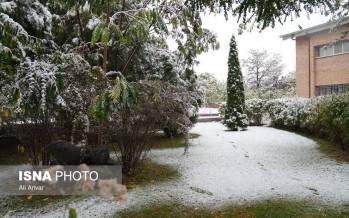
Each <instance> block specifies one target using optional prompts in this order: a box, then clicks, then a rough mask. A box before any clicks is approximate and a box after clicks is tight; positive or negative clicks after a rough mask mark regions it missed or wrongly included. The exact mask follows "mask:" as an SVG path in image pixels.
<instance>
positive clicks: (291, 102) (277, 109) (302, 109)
mask: <svg viewBox="0 0 349 218" xmlns="http://www.w3.org/2000/svg"><path fill="white" fill-rule="evenodd" d="M265 108H266V114H265V115H267V116H268V117H269V119H270V125H271V126H274V127H278V128H284V129H290V130H296V131H303V132H307V133H310V134H312V135H315V136H317V137H321V138H326V139H328V140H329V141H331V142H333V143H335V144H337V145H340V146H341V147H342V148H343V149H347V148H348V147H349V94H345V95H332V96H326V97H316V98H312V99H305V98H281V99H273V100H270V101H268V102H266V104H265ZM259 115H260V114H259V112H258V111H257V112H254V114H252V115H250V117H253V116H259Z"/></svg>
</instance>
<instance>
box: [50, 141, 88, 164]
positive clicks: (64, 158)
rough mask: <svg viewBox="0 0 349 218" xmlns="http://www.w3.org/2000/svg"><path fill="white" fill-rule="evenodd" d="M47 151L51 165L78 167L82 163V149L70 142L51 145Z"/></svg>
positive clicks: (58, 142)
mask: <svg viewBox="0 0 349 218" xmlns="http://www.w3.org/2000/svg"><path fill="white" fill-rule="evenodd" d="M46 151H47V155H48V160H49V163H50V164H61V165H78V164H80V163H81V148H80V147H78V146H76V145H73V144H71V143H69V142H66V141H56V142H53V143H50V144H49V145H48V146H47V148H46Z"/></svg>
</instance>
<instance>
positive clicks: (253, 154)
mask: <svg viewBox="0 0 349 218" xmlns="http://www.w3.org/2000/svg"><path fill="white" fill-rule="evenodd" d="M225 130H226V128H225V127H224V126H223V125H222V124H220V123H218V122H211V123H198V124H197V125H196V126H195V127H194V128H193V129H192V132H194V133H199V134H200V135H201V137H199V138H197V139H193V140H191V144H192V145H191V146H190V147H189V149H188V150H187V152H184V150H183V148H178V149H165V150H153V151H152V152H151V154H150V157H151V158H152V159H153V160H155V161H157V162H159V163H162V164H169V165H172V166H174V167H177V168H178V169H179V171H180V173H181V177H180V178H179V179H176V180H174V181H169V182H164V183H160V184H156V185H150V186H147V187H145V188H135V189H133V190H132V191H130V192H129V194H128V201H127V202H126V204H124V205H118V204H116V203H115V202H112V201H109V200H105V199H101V198H89V199H85V200H83V201H76V202H74V203H72V204H70V205H69V207H73V208H76V209H77V211H78V214H79V215H80V216H81V217H101V216H103V217H109V216H110V217H112V216H113V214H114V213H115V212H117V211H118V210H120V209H122V208H126V207H132V206H142V205H144V204H148V203H152V202H153V203H163V202H166V201H175V200H177V201H179V202H181V203H183V204H193V205H197V206H208V207H217V206H223V205H226V204H229V203H245V202H251V201H254V200H263V199H270V198H291V199H300V200H314V201H321V202H324V203H326V204H335V205H337V206H338V205H340V204H345V203H346V202H349V186H348V184H349V164H347V163H338V162H336V161H334V160H331V159H329V158H328V157H326V156H325V155H324V154H322V153H320V152H319V151H318V150H317V146H318V145H317V144H316V143H315V142H314V141H312V140H310V139H308V138H305V137H303V136H300V135H297V134H295V133H291V132H287V131H283V130H278V129H274V128H269V127H249V128H248V130H247V131H240V132H232V131H225ZM195 190H204V191H205V192H206V193H209V192H210V193H212V195H208V194H205V193H198V192H197V191H195ZM63 208H64V207H62V208H57V209H56V210H53V211H50V212H47V213H45V214H41V215H40V216H39V215H38V214H35V215H36V216H37V217H56V216H62V214H63V213H64V212H63V210H64V209H63ZM31 213H33V212H31ZM39 213H40V212H39ZM15 215H16V216H19V217H20V216H23V217H26V216H28V213H25V212H23V213H17V214H15Z"/></svg>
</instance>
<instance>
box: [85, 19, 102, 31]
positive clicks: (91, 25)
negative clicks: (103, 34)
mask: <svg viewBox="0 0 349 218" xmlns="http://www.w3.org/2000/svg"><path fill="white" fill-rule="evenodd" d="M99 23H101V20H100V19H99V18H98V17H95V16H93V17H92V18H91V19H90V20H89V21H88V23H87V25H86V27H87V29H89V30H94V28H95V27H96V26H97V25H98V24H99Z"/></svg>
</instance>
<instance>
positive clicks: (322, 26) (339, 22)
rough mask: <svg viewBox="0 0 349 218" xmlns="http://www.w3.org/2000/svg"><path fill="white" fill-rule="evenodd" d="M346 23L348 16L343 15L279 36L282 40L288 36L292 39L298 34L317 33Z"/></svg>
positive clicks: (348, 20) (348, 19) (298, 35)
mask: <svg viewBox="0 0 349 218" xmlns="http://www.w3.org/2000/svg"><path fill="white" fill-rule="evenodd" d="M348 23H349V17H344V18H343V19H341V20H334V21H329V22H326V23H323V24H319V25H316V26H313V27H309V28H306V29H303V30H298V31H294V32H291V33H288V34H284V35H281V36H280V38H282V39H283V40H287V39H290V38H291V39H294V38H297V37H300V36H306V35H309V34H313V33H318V32H321V31H325V30H328V29H332V28H335V27H336V26H338V25H339V26H341V25H345V24H348Z"/></svg>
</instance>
